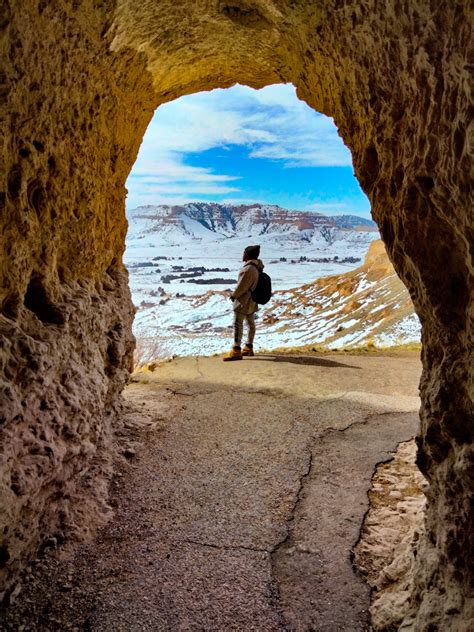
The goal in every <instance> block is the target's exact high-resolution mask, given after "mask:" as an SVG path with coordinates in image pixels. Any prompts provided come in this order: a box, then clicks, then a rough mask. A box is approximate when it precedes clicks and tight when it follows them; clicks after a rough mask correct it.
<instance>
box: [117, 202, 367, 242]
mask: <svg viewBox="0 0 474 632" xmlns="http://www.w3.org/2000/svg"><path fill="white" fill-rule="evenodd" d="M127 215H128V219H129V232H130V233H131V234H132V235H133V236H136V237H138V236H139V235H138V234H137V233H138V232H140V233H141V234H142V235H146V234H149V233H156V232H161V233H163V234H164V235H168V236H169V237H173V235H174V236H175V237H176V238H177V237H178V235H179V234H181V235H183V234H184V235H189V236H191V237H192V238H194V239H201V240H216V239H224V238H229V237H248V238H251V237H259V236H263V235H269V234H276V233H287V234H293V235H294V236H295V237H296V238H299V239H303V240H305V241H310V240H312V239H313V238H314V236H315V233H317V237H318V238H319V237H321V238H322V239H323V240H326V241H327V242H328V243H331V242H332V240H333V239H334V238H335V233H337V232H338V231H365V232H377V225H376V224H375V222H373V221H372V220H370V219H366V218H363V217H359V216H357V215H337V216H333V217H329V216H327V215H323V214H321V213H313V212H310V211H296V210H288V209H285V208H282V207H280V206H277V205H272V204H241V205H232V204H218V203H214V202H192V203H189V204H185V205H183V206H179V205H176V206H168V205H157V206H151V205H149V206H139V207H137V208H135V209H132V210H130V211H128V213H127Z"/></svg>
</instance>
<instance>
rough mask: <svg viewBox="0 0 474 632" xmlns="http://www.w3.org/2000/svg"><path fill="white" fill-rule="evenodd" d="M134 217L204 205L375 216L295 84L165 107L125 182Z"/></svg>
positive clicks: (334, 140)
mask: <svg viewBox="0 0 474 632" xmlns="http://www.w3.org/2000/svg"><path fill="white" fill-rule="evenodd" d="M127 189H128V197H127V208H129V209H132V208H135V207H137V206H142V205H145V204H152V205H158V204H185V203H187V202H196V201H207V202H221V203H232V204H250V203H254V202H261V203H269V204H278V205H280V206H283V207H285V208H289V209H299V210H306V211H316V212H320V213H324V214H327V215H339V214H343V213H345V214H355V215H361V216H363V217H370V204H369V201H368V199H367V197H366V196H365V194H364V193H363V192H362V190H361V189H360V187H359V184H358V182H357V180H356V178H355V177H354V175H353V168H352V160H351V154H350V151H349V150H348V149H347V147H346V146H345V145H344V144H343V142H342V140H341V138H340V137H339V135H338V133H337V129H336V126H335V125H334V122H333V120H332V119H330V118H328V117H327V116H324V115H323V114H319V113H318V112H315V111H314V110H312V109H311V108H310V107H309V106H308V105H306V104H305V103H303V102H302V101H300V100H299V99H298V98H297V96H296V91H295V88H294V86H292V85H291V84H278V85H272V86H267V87H266V88H263V89H262V90H253V89H252V88H247V87H245V86H240V85H236V86H234V87H232V88H228V89H226V90H220V89H218V90H212V91H210V92H199V93H196V94H193V95H190V96H185V97H181V98H180V99H177V100H176V101H172V102H171V103H167V104H165V105H162V106H160V107H159V108H158V109H157V110H156V112H155V115H154V116H153V119H152V121H151V123H150V125H149V126H148V129H147V132H146V134H145V136H144V139H143V142H142V145H141V148H140V152H139V154H138V158H137V161H136V163H135V165H134V167H133V169H132V171H131V173H130V176H129V178H128V180H127Z"/></svg>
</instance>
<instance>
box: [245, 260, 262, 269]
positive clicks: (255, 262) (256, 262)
mask: <svg viewBox="0 0 474 632" xmlns="http://www.w3.org/2000/svg"><path fill="white" fill-rule="evenodd" d="M250 264H253V265H254V266H257V267H258V268H259V269H260V270H263V268H264V267H265V266H264V265H263V261H262V260H261V259H250V260H249V261H246V262H245V265H246V266H248V265H250Z"/></svg>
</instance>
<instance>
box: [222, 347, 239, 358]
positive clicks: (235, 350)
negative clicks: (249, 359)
mask: <svg viewBox="0 0 474 632" xmlns="http://www.w3.org/2000/svg"><path fill="white" fill-rule="evenodd" d="M222 359H223V360H224V362H232V360H242V351H241V350H240V347H232V349H231V352H230V353H229V355H226V356H224V357H223V358H222Z"/></svg>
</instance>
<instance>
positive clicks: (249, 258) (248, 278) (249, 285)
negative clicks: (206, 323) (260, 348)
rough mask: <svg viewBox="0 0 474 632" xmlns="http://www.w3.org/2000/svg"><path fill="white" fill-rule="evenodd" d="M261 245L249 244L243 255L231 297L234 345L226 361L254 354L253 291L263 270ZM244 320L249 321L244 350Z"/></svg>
mask: <svg viewBox="0 0 474 632" xmlns="http://www.w3.org/2000/svg"><path fill="white" fill-rule="evenodd" d="M259 255H260V246H247V248H245V250H244V254H243V255H242V261H243V262H244V266H243V267H242V269H241V270H240V272H239V279H238V281H237V287H236V288H235V290H234V292H233V293H232V294H231V296H230V298H231V300H232V301H233V303H234V346H233V347H232V350H231V352H230V353H229V354H228V355H227V356H225V357H224V358H223V360H224V362H229V361H231V360H242V357H243V356H253V355H254V353H253V340H254V337H255V312H256V311H257V310H258V305H257V303H256V302H255V301H254V300H253V298H252V291H253V290H255V288H256V287H257V283H258V277H259V271H261V270H263V267H264V266H263V263H262V262H261V261H260V259H259V258H258V257H259ZM244 320H246V321H247V328H248V331H247V343H246V344H245V347H244V349H243V351H242V347H241V344H242V336H243V333H244Z"/></svg>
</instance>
